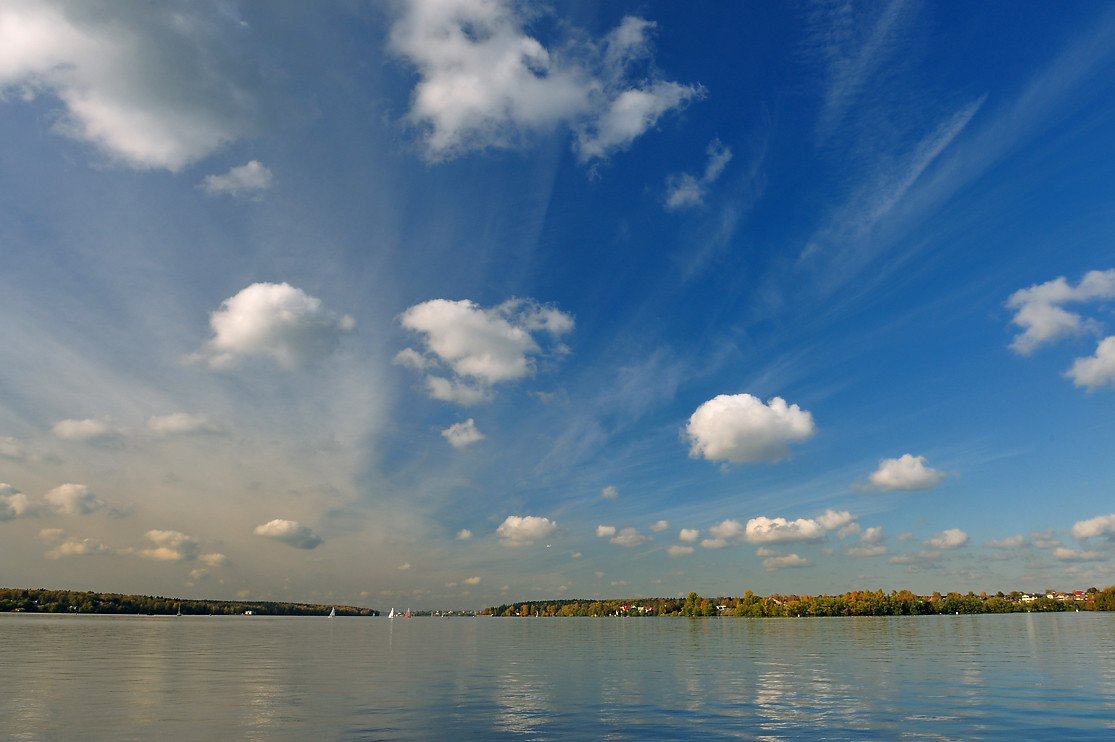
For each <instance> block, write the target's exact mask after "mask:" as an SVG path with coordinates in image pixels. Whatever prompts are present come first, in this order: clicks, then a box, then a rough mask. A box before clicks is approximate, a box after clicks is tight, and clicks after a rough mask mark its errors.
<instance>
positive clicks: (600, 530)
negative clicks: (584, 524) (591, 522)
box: [596, 526, 616, 538]
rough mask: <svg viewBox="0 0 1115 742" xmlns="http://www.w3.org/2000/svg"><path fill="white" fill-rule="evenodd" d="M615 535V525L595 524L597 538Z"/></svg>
mask: <svg viewBox="0 0 1115 742" xmlns="http://www.w3.org/2000/svg"><path fill="white" fill-rule="evenodd" d="M615 535H616V527H615V526H597V527H596V537H597V538H611V537H612V536H615Z"/></svg>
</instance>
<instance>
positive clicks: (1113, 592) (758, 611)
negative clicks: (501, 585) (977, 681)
mask: <svg viewBox="0 0 1115 742" xmlns="http://www.w3.org/2000/svg"><path fill="white" fill-rule="evenodd" d="M1113 610H1115V586H1112V587H1108V588H1107V589H1105V590H1100V589H1098V588H1095V587H1091V588H1088V589H1087V590H1086V591H1078V592H1072V593H1058V592H1054V591H1047V592H1044V593H1039V594H1036V595H1035V594H1030V593H1023V592H1019V591H1014V592H1011V593H1002V592H999V593H995V594H994V595H988V594H987V593H979V594H976V593H971V592H969V593H968V594H966V595H962V594H961V593H947V594H945V595H941V594H940V593H937V592H935V593H933V594H932V595H916V594H914V593H912V592H910V591H909V590H895V591H892V592H890V593H885V592H883V591H882V590H876V591H874V592H872V591H869V590H856V591H852V592H847V593H844V594H843V595H815V596H814V595H777V594H775V595H767V596H759V595H755V594H754V593H752V592H751V591H750V590H748V591H747V592H746V593H744V595H743V596H742V597H738V598H732V597H723V596H721V597H716V598H703V597H701V596H700V595H698V594H697V593H689V596H688V597H687V598H677V599H670V598H646V599H637V600H576V599H574V600H540V601H526V602H523V603H513V604H504V605H500V606H491V607H489V608H485V609H484V610H483V611H481V614H483V615H491V616H741V617H747V618H778V617H797V616H919V615H933V614H953V613H969V614H970V613H1024V612H1027V611H1041V612H1052V611H1113Z"/></svg>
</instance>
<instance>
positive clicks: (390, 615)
mask: <svg viewBox="0 0 1115 742" xmlns="http://www.w3.org/2000/svg"><path fill="white" fill-rule="evenodd" d="M387 617H388V618H394V617H395V609H394V608H392V609H391V612H390V613H388V614H387Z"/></svg>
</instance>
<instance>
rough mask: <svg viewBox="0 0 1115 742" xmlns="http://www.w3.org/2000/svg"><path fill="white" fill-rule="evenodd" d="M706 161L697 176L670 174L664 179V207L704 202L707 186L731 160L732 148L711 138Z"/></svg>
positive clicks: (682, 206) (698, 204)
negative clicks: (702, 170) (703, 168)
mask: <svg viewBox="0 0 1115 742" xmlns="http://www.w3.org/2000/svg"><path fill="white" fill-rule="evenodd" d="M706 153H707V155H708V162H707V163H706V164H705V170H704V172H703V173H702V174H701V175H700V176H699V177H698V176H695V175H690V174H689V173H680V174H676V175H671V176H670V177H669V178H667V179H666V209H667V210H669V211H676V210H678V209H685V208H693V207H696V206H701V205H703V204H704V203H705V196H706V194H707V193H708V189H709V187H710V186H711V185H712V184H713V183H715V182H716V180H717V179H718V178H719V177H720V174H721V173H722V172H724V168H726V167H727V166H728V163H729V162H731V160H732V150H731V148H729V147H725V146H724V145H723V144H721V143H720V140H719V139H714V140H712V141H711V142H710V143H709V145H708V149H707V150H706Z"/></svg>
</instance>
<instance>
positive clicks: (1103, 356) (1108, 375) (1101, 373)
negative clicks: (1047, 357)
mask: <svg viewBox="0 0 1115 742" xmlns="http://www.w3.org/2000/svg"><path fill="white" fill-rule="evenodd" d="M1065 376H1067V377H1068V378H1070V379H1072V383H1073V384H1075V385H1076V386H1084V387H1088V391H1092V390H1094V389H1098V388H1099V387H1101V386H1105V385H1107V384H1111V385H1115V335H1111V336H1110V337H1106V338H1104V339H1103V340H1101V341H1100V343H1099V345H1097V346H1096V352H1095V354H1094V355H1090V356H1088V357H1086V358H1077V359H1076V360H1075V361H1073V364H1072V368H1070V369H1069V370H1068V371H1066V372H1065Z"/></svg>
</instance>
